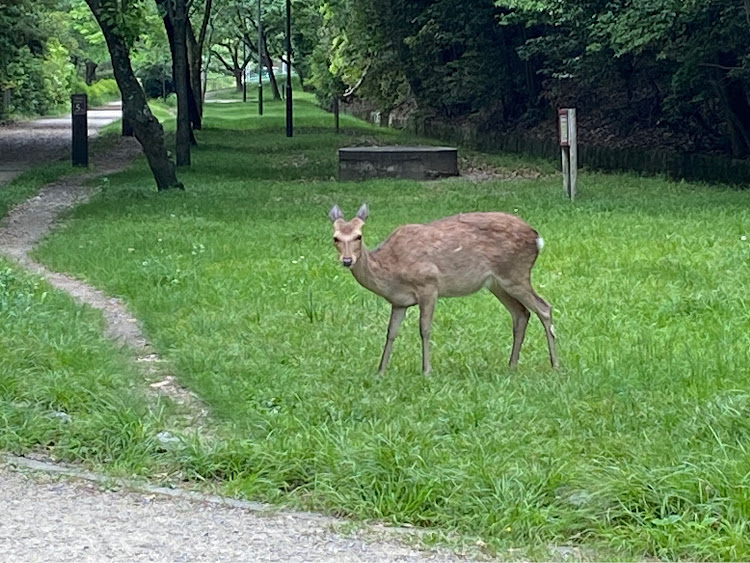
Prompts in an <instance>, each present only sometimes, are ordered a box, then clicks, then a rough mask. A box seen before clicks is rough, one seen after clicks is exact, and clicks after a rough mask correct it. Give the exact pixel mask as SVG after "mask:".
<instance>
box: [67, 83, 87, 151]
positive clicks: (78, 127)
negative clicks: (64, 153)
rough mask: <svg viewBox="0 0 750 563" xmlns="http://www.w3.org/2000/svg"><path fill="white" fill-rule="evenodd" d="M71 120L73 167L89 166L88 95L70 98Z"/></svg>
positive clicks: (75, 95)
mask: <svg viewBox="0 0 750 563" xmlns="http://www.w3.org/2000/svg"><path fill="white" fill-rule="evenodd" d="M70 105H71V112H70V113H71V119H72V121H73V144H72V157H73V166H88V165H89V126H88V109H89V108H88V97H87V96H86V94H73V95H72V96H71V97H70Z"/></svg>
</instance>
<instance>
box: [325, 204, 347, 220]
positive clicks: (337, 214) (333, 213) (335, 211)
mask: <svg viewBox="0 0 750 563" xmlns="http://www.w3.org/2000/svg"><path fill="white" fill-rule="evenodd" d="M328 218H329V219H330V220H331V222H332V223H334V222H336V221H338V220H339V219H343V218H344V214H343V213H341V209H339V206H338V205H334V206H333V207H331V210H330V211H329V212H328Z"/></svg>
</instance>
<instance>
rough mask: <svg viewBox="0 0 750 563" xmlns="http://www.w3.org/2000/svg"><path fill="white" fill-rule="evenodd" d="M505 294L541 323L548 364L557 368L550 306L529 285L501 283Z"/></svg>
mask: <svg viewBox="0 0 750 563" xmlns="http://www.w3.org/2000/svg"><path fill="white" fill-rule="evenodd" d="M502 287H503V289H504V290H505V292H506V293H508V294H510V295H511V296H512V297H515V298H516V299H517V300H518V301H520V302H521V303H522V304H523V306H524V307H526V308H527V309H528V310H529V311H532V312H533V313H534V314H535V315H536V316H537V317H539V320H540V321H541V322H542V326H543V327H544V332H545V334H546V335H547V348H548V349H549V362H550V364H551V365H552V367H553V368H556V367H557V366H558V364H557V353H556V351H555V331H554V329H553V328H552V306H551V305H550V304H549V303H547V302H546V301H545V300H544V299H542V298H541V297H539V295H537V294H536V292H535V291H534V289H533V288H532V287H531V284H530V283H525V284H518V283H507V282H506V283H502Z"/></svg>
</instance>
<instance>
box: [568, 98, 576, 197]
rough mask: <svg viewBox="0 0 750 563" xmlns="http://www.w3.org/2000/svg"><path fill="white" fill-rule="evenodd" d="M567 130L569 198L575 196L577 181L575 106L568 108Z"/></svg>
mask: <svg viewBox="0 0 750 563" xmlns="http://www.w3.org/2000/svg"><path fill="white" fill-rule="evenodd" d="M568 130H569V135H570V200H571V201H573V200H574V199H575V198H576V182H577V181H578V126H577V125H576V110H575V108H572V109H569V110H568Z"/></svg>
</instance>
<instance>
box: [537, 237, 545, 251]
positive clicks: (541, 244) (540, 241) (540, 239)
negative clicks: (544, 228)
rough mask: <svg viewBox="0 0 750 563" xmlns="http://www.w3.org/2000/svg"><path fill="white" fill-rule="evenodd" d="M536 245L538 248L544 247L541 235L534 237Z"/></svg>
mask: <svg viewBox="0 0 750 563" xmlns="http://www.w3.org/2000/svg"><path fill="white" fill-rule="evenodd" d="M536 247H537V249H538V250H541V249H542V248H544V239H543V238H542V237H537V238H536Z"/></svg>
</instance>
